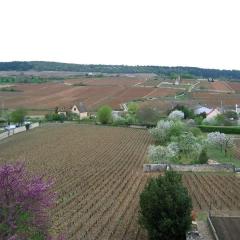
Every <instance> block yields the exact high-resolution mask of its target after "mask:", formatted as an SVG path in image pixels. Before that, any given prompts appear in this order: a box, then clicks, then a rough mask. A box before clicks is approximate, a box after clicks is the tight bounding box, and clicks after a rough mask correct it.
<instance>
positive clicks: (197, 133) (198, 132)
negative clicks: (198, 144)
mask: <svg viewBox="0 0 240 240" xmlns="http://www.w3.org/2000/svg"><path fill="white" fill-rule="evenodd" d="M190 132H191V133H192V134H193V135H194V136H195V137H198V136H200V135H201V134H202V131H201V130H200V128H197V127H192V128H190Z"/></svg>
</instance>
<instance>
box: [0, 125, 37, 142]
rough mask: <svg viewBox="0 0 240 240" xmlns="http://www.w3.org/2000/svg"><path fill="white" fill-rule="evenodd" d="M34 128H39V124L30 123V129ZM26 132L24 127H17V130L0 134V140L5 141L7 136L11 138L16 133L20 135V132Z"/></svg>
mask: <svg viewBox="0 0 240 240" xmlns="http://www.w3.org/2000/svg"><path fill="white" fill-rule="evenodd" d="M36 127H39V123H38V122H37V123H32V124H31V125H30V129H33V128H36ZM25 131H26V127H25V126H22V127H18V128H15V129H11V130H9V131H6V132H4V133H1V134H0V140H2V139H5V138H7V137H9V136H12V135H14V134H17V133H21V132H25Z"/></svg>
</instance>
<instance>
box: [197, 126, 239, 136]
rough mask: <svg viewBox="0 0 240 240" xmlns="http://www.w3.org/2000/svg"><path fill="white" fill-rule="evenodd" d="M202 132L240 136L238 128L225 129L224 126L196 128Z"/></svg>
mask: <svg viewBox="0 0 240 240" xmlns="http://www.w3.org/2000/svg"><path fill="white" fill-rule="evenodd" d="M198 127H199V128H200V129H201V130H202V131H203V132H220V133H228V134H240V127H225V126H205V125H201V126H198Z"/></svg>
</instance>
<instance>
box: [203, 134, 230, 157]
mask: <svg viewBox="0 0 240 240" xmlns="http://www.w3.org/2000/svg"><path fill="white" fill-rule="evenodd" d="M207 140H208V143H209V144H211V145H214V146H217V147H220V149H221V152H222V151H223V150H224V152H225V156H226V155H227V152H228V150H229V149H231V148H233V146H234V142H233V139H232V137H231V136H229V135H226V134H224V133H220V132H211V133H209V134H208V137H207Z"/></svg>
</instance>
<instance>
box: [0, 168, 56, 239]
mask: <svg viewBox="0 0 240 240" xmlns="http://www.w3.org/2000/svg"><path fill="white" fill-rule="evenodd" d="M52 184H53V183H52V181H44V180H43V178H42V177H36V176H34V177H32V176H30V174H29V173H28V172H27V171H26V169H25V168H24V166H23V165H22V164H15V165H4V166H1V167H0V239H2V240H8V239H17V240H26V239H29V240H34V239H36V240H45V239H47V237H48V235H49V233H48V228H49V220H48V209H49V208H50V207H51V206H53V204H54V199H55V194H54V193H53V192H51V187H52Z"/></svg>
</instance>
